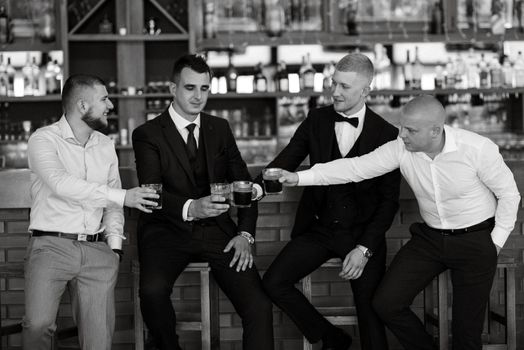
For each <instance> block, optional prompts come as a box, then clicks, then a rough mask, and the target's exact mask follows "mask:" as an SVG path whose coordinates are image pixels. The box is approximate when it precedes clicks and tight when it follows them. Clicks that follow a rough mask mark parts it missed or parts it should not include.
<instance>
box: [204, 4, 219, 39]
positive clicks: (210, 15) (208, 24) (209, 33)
mask: <svg viewBox="0 0 524 350" xmlns="http://www.w3.org/2000/svg"><path fill="white" fill-rule="evenodd" d="M204 23H205V28H204V31H205V36H206V38H208V39H212V38H214V37H215V35H216V30H217V28H216V14H215V3H214V1H207V2H206V7H205V13H204Z"/></svg>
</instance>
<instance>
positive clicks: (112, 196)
mask: <svg viewBox="0 0 524 350" xmlns="http://www.w3.org/2000/svg"><path fill="white" fill-rule="evenodd" d="M126 192H127V191H126V190H123V189H120V188H111V187H108V188H107V200H108V201H109V202H112V203H115V204H117V205H118V206H119V207H120V208H123V207H124V201H125V198H126Z"/></svg>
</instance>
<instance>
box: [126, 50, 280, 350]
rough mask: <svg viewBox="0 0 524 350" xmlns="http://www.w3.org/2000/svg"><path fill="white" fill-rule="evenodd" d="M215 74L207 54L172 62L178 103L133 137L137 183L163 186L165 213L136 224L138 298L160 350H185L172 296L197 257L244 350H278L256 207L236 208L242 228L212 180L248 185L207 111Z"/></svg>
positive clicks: (225, 131)
mask: <svg viewBox="0 0 524 350" xmlns="http://www.w3.org/2000/svg"><path fill="white" fill-rule="evenodd" d="M211 75H212V73H211V70H210V68H209V66H208V65H207V63H206V62H205V60H204V59H203V58H202V57H199V56H196V55H186V56H183V57H181V58H180V59H179V60H177V61H176V62H175V65H174V68H173V76H172V78H173V82H172V83H171V84H170V90H171V94H172V95H173V102H172V104H171V105H170V107H169V108H168V109H167V110H166V111H164V112H163V113H162V114H160V115H159V116H158V117H157V118H155V119H153V120H151V121H149V122H147V123H145V124H144V125H142V126H140V127H138V128H137V129H136V130H135V131H134V132H133V148H134V151H135V156H136V166H137V174H138V179H139V182H140V183H141V184H146V183H162V184H163V204H162V209H159V210H154V211H153V213H152V214H148V215H141V216H140V218H139V220H138V250H139V259H140V300H141V305H140V306H141V310H142V314H143V317H144V321H145V323H146V325H147V327H148V328H149V330H150V331H151V334H152V335H153V338H154V340H155V342H156V345H157V347H159V348H160V349H161V350H173V349H181V348H180V345H179V343H178V337H177V335H176V333H175V325H176V316H175V312H174V309H173V306H172V304H171V300H170V295H171V291H172V288H173V284H174V282H175V280H176V279H177V277H178V276H179V275H180V273H181V272H182V271H183V270H184V268H185V267H186V266H187V264H188V263H189V262H190V261H192V260H199V261H202V260H203V261H208V262H209V263H210V265H211V269H212V274H213V276H214V278H215V279H216V281H217V283H218V285H219V286H220V288H221V289H222V290H223V291H224V293H225V294H226V295H227V296H228V297H229V299H230V300H231V302H232V304H233V306H234V307H235V310H236V311H237V313H238V314H239V316H240V317H241V319H242V326H243V331H244V332H243V348H244V349H246V350H247V349H249V350H252V349H255V350H256V349H260V350H268V349H269V350H271V349H273V346H274V345H273V329H272V305H271V302H270V301H269V299H268V298H267V296H266V295H265V293H264V291H263V287H262V283H261V280H260V277H259V274H258V272H257V269H256V267H255V266H254V264H253V256H252V254H251V245H252V244H253V242H254V239H253V237H254V234H255V226H256V220H257V215H258V209H257V206H256V204H255V203H254V204H253V205H251V207H249V208H239V209H238V227H237V225H235V223H234V222H233V220H232V219H231V217H230V216H229V214H228V209H229V205H228V204H226V203H216V201H221V202H224V200H225V198H224V197H221V196H215V195H214V196H211V195H210V183H216V182H232V181H235V180H250V179H251V177H250V175H249V172H248V170H247V167H246V164H245V163H244V161H243V160H242V157H241V155H240V153H239V151H238V148H237V146H236V142H235V139H234V137H233V135H232V133H231V129H230V127H229V125H228V123H227V121H225V120H223V119H220V118H216V117H213V116H210V115H208V114H205V113H203V112H201V111H202V109H203V108H204V106H205V104H206V101H207V98H208V94H209V89H210V81H211Z"/></svg>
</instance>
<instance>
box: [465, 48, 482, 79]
mask: <svg viewBox="0 0 524 350" xmlns="http://www.w3.org/2000/svg"><path fill="white" fill-rule="evenodd" d="M477 57H478V56H476V55H475V51H474V50H473V48H471V49H470V50H469V53H468V55H467V57H466V81H467V87H468V88H470V89H472V88H478V87H479V85H480V83H479V69H478V60H477Z"/></svg>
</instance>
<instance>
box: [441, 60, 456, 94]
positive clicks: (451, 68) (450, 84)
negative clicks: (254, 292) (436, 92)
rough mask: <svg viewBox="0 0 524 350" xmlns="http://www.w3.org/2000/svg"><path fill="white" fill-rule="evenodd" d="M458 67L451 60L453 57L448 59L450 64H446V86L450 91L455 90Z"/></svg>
mask: <svg viewBox="0 0 524 350" xmlns="http://www.w3.org/2000/svg"><path fill="white" fill-rule="evenodd" d="M455 71H456V66H455V64H454V63H453V61H452V60H451V57H448V62H447V63H446V69H445V70H444V79H445V80H444V86H445V87H446V88H448V89H453V88H455V77H456V73H455Z"/></svg>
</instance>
